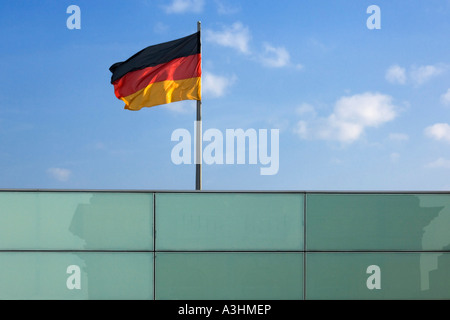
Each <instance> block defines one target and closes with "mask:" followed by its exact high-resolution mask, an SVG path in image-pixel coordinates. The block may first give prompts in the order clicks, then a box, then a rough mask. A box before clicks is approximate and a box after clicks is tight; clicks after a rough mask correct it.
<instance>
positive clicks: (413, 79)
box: [385, 64, 448, 86]
mask: <svg viewBox="0 0 450 320" xmlns="http://www.w3.org/2000/svg"><path fill="white" fill-rule="evenodd" d="M447 69H448V66H447V65H444V64H436V65H426V66H412V67H410V68H409V71H408V72H407V71H406V69H405V68H403V67H400V66H399V65H392V66H390V67H389V68H388V69H387V71H386V75H385V78H386V80H387V81H388V82H390V83H395V84H406V83H407V82H410V83H412V84H414V85H415V86H420V85H422V84H424V83H426V82H428V81H430V80H431V79H432V78H435V77H436V76H438V75H440V74H441V73H443V72H444V71H446V70H447Z"/></svg>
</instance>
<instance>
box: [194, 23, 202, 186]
mask: <svg viewBox="0 0 450 320" xmlns="http://www.w3.org/2000/svg"><path fill="white" fill-rule="evenodd" d="M197 31H198V32H199V46H200V57H201V52H202V43H201V39H202V37H201V22H200V21H197ZM200 63H201V62H200ZM200 88H201V87H200ZM200 99H201V98H200ZM196 125H197V127H196V131H197V134H196V150H195V159H196V164H195V190H202V100H197V122H196Z"/></svg>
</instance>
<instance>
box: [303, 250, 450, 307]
mask: <svg viewBox="0 0 450 320" xmlns="http://www.w3.org/2000/svg"><path fill="white" fill-rule="evenodd" d="M449 270H450V253H434V252H417V253H410V252H408V253H407V252H385V253H378V252H377V253H358V252H345V253H344V252H335V253H318V252H314V253H307V255H306V299H313V300H318V299H332V300H335V299H342V300H345V299H349V300H350V299H352V300H353V299H358V300H365V299H375V300H382V299H391V300H393V299H400V300H402V299H408V300H411V299H450V273H449Z"/></svg>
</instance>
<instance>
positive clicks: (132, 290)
mask: <svg viewBox="0 0 450 320" xmlns="http://www.w3.org/2000/svg"><path fill="white" fill-rule="evenodd" d="M0 261H1V262H2V263H1V264H0V299H4V300H7V299H16V300H44V299H52V300H54V299H56V300H85V299H91V300H92V299H94V300H100V299H153V253H128V252H127V253H123V252H114V253H106V252H99V253H97V252H76V253H68V252H1V253H0Z"/></svg>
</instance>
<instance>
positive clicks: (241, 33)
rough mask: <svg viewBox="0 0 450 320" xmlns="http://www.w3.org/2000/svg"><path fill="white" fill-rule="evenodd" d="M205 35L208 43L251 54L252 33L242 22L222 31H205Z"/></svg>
mask: <svg viewBox="0 0 450 320" xmlns="http://www.w3.org/2000/svg"><path fill="white" fill-rule="evenodd" d="M204 33H205V40H206V41H211V42H213V43H216V44H219V45H221V46H224V47H230V48H233V49H236V50H238V51H239V52H241V53H245V54H249V53H250V49H249V41H250V32H249V30H248V28H247V27H245V26H244V25H243V24H242V23H240V22H235V23H233V24H232V25H231V26H230V27H224V28H223V30H222V31H212V30H205V32H204Z"/></svg>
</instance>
